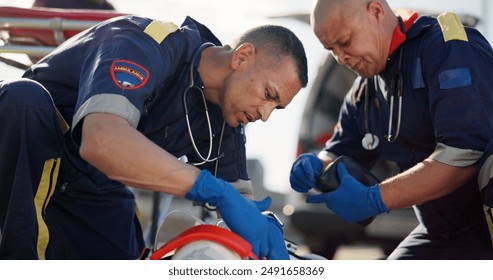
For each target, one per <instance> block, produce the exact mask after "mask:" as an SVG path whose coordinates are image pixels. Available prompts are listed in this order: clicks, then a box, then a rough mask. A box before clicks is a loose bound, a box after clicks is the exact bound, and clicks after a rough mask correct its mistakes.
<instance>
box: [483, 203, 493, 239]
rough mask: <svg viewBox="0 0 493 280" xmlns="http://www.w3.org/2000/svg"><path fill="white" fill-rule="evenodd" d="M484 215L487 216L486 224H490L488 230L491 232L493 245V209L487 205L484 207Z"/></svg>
mask: <svg viewBox="0 0 493 280" xmlns="http://www.w3.org/2000/svg"><path fill="white" fill-rule="evenodd" d="M483 209H484V215H485V216H486V224H488V230H489V231H490V239H491V244H493V212H492V209H491V208H490V207H488V206H486V205H483Z"/></svg>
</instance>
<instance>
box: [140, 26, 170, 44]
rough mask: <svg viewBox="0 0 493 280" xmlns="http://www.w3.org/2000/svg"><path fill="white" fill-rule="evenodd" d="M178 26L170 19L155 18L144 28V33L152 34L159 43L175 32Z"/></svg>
mask: <svg viewBox="0 0 493 280" xmlns="http://www.w3.org/2000/svg"><path fill="white" fill-rule="evenodd" d="M177 29H178V26H177V25H176V24H174V23H172V22H169V21H161V20H153V21H152V22H151V23H150V24H149V25H148V26H147V27H146V29H145V30H144V33H146V34H147V35H149V36H151V37H152V39H154V40H155V41H156V42H157V43H158V44H161V42H162V41H163V40H164V39H165V38H166V37H167V36H168V35H169V34H171V33H173V32H175V31H176V30H177Z"/></svg>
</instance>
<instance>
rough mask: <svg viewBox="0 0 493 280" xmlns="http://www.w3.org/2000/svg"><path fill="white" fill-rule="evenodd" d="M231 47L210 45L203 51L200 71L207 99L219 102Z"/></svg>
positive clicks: (214, 102) (215, 102)
mask: <svg viewBox="0 0 493 280" xmlns="http://www.w3.org/2000/svg"><path fill="white" fill-rule="evenodd" d="M228 54H229V55H230V52H229V47H227V46H224V47H210V48H207V49H204V50H203V51H202V58H201V60H200V63H199V68H198V71H199V73H200V77H201V79H202V81H203V82H204V95H205V98H206V99H207V101H209V102H211V103H213V104H219V97H220V93H221V91H222V90H223V85H224V80H225V78H226V75H227V72H226V71H227V69H228V68H227V66H228V65H229V64H228V61H229V56H228Z"/></svg>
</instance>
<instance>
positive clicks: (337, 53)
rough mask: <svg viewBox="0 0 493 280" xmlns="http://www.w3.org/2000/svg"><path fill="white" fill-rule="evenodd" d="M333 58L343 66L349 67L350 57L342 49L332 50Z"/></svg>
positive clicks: (335, 48)
mask: <svg viewBox="0 0 493 280" xmlns="http://www.w3.org/2000/svg"><path fill="white" fill-rule="evenodd" d="M331 52H332V56H333V57H334V59H335V60H336V61H337V63H339V64H341V65H347V64H348V61H349V55H347V54H346V53H345V52H344V51H343V50H342V49H341V48H339V47H334V48H333V49H332V50H331Z"/></svg>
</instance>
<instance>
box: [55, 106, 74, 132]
mask: <svg viewBox="0 0 493 280" xmlns="http://www.w3.org/2000/svg"><path fill="white" fill-rule="evenodd" d="M55 112H56V116H57V118H58V122H59V123H60V128H61V129H62V132H63V134H65V133H67V131H68V130H69V129H70V126H69V125H68V123H67V121H66V120H65V118H63V116H62V113H60V111H58V109H57V108H55Z"/></svg>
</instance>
